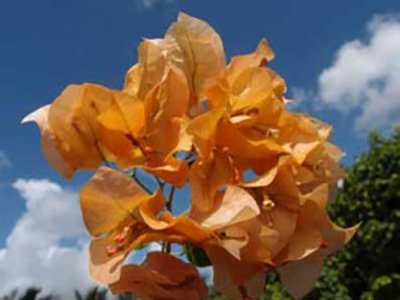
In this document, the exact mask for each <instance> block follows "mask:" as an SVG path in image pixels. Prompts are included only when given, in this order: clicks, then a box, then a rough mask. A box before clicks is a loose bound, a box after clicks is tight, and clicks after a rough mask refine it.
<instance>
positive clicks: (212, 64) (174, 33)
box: [165, 13, 225, 107]
mask: <svg viewBox="0 0 400 300" xmlns="http://www.w3.org/2000/svg"><path fill="white" fill-rule="evenodd" d="M165 41H166V43H167V44H168V56H169V59H170V61H171V62H172V63H174V64H175V65H177V66H178V67H179V68H180V69H181V70H183V72H184V73H185V74H186V77H187V79H188V82H189V85H190V89H191V90H192V91H193V94H194V95H193V96H194V99H193V101H192V103H191V104H190V107H195V106H196V105H197V104H198V101H199V100H200V99H201V97H202V94H203V88H204V84H205V83H206V81H207V80H210V79H212V78H214V77H217V76H219V75H220V74H221V73H222V72H223V70H224V68H225V54H224V48H223V45H222V41H221V38H220V37H219V35H218V34H217V33H216V32H215V31H214V29H213V28H211V27H210V26H209V25H208V24H207V23H206V22H204V21H202V20H199V19H196V18H193V17H191V16H189V15H187V14H184V13H180V14H179V16H178V20H177V22H176V23H174V24H172V25H171V27H170V28H169V29H168V32H167V33H166V35H165Z"/></svg>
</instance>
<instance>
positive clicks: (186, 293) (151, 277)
mask: <svg viewBox="0 0 400 300" xmlns="http://www.w3.org/2000/svg"><path fill="white" fill-rule="evenodd" d="M110 288H111V291H112V292H113V293H114V294H121V293H127V292H130V293H134V294H135V295H137V296H138V297H140V298H141V299H171V300H186V299H198V300H200V299H203V298H204V297H205V296H206V295H207V292H208V291H207V287H206V286H205V284H204V282H203V281H202V279H201V277H200V274H199V273H198V271H197V269H196V268H195V267H194V266H192V265H190V264H186V263H184V262H182V261H181V260H179V259H177V258H176V257H174V256H172V255H170V254H166V253H162V252H150V253H149V254H148V255H147V258H146V260H145V261H144V262H143V263H142V264H141V265H140V266H135V265H128V266H125V267H124V268H123V270H122V276H121V279H120V280H119V281H118V282H116V283H113V284H112V285H111V286H110Z"/></svg>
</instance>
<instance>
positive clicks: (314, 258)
mask: <svg viewBox="0 0 400 300" xmlns="http://www.w3.org/2000/svg"><path fill="white" fill-rule="evenodd" d="M224 52H225V51H224V48H223V44H222V40H221V38H220V36H219V35H218V33H217V32H216V31H215V30H214V29H213V28H212V27H210V26H209V25H208V24H207V23H206V22H204V21H202V20H199V19H196V18H193V17H191V16H189V15H187V14H183V13H181V14H179V16H178V19H177V21H176V22H175V23H173V24H172V25H171V26H170V28H169V29H168V30H167V32H166V34H165V36H164V38H162V39H145V40H144V41H142V42H141V43H140V45H139V47H138V62H137V63H136V64H135V65H133V66H132V67H131V68H130V69H129V70H128V72H127V74H126V77H125V83H124V86H123V88H122V89H121V90H114V89H109V88H106V87H103V86H101V85H97V84H90V83H84V84H80V85H70V86H68V87H66V88H65V90H64V91H63V92H62V93H61V95H60V96H59V97H57V99H56V100H55V101H54V102H53V103H52V104H50V105H46V106H43V107H42V108H39V109H38V110H36V111H35V112H33V113H31V114H30V115H28V116H27V117H26V118H25V119H24V120H23V122H29V121H33V122H36V123H37V125H38V126H39V128H40V132H41V136H42V150H43V153H44V155H45V157H46V159H47V160H48V161H49V163H50V164H51V165H52V166H53V167H54V168H55V169H56V170H57V171H58V172H60V173H61V174H62V175H64V176H65V177H66V178H71V177H72V176H73V174H74V173H75V172H76V171H78V170H87V169H91V170H95V174H94V175H93V177H92V178H91V179H90V180H89V181H88V182H87V183H86V184H85V185H84V186H83V188H82V190H81V193H80V205H81V210H82V216H83V220H84V223H85V225H86V227H87V229H88V231H89V233H90V235H91V236H92V237H93V240H92V242H91V244H90V249H89V251H90V256H89V257H90V259H89V261H90V262H89V270H90V274H91V275H92V277H93V278H94V279H95V280H96V281H98V282H99V283H102V284H107V285H109V287H110V289H111V291H112V292H113V293H115V294H119V293H126V292H130V293H134V294H136V295H138V296H139V297H141V299H203V298H204V297H205V296H206V294H207V288H206V286H205V284H204V283H203V281H202V279H201V277H200V276H199V273H198V271H197V269H196V268H195V266H193V265H191V264H189V263H186V262H183V261H182V260H180V259H179V258H178V257H177V255H174V254H171V253H170V252H171V244H172V243H177V244H180V245H188V244H189V245H190V246H191V247H195V248H197V249H200V250H201V251H203V253H204V255H206V256H207V258H208V260H209V262H210V263H211V264H212V266H213V268H214V286H215V288H216V289H217V290H219V291H220V292H221V293H223V294H225V295H226V296H228V297H230V298H232V299H242V300H243V299H257V298H258V297H260V296H261V294H262V293H263V292H264V283H265V278H266V276H268V270H272V269H277V270H278V271H279V272H280V274H281V280H282V282H283V284H284V285H285V287H286V289H287V290H288V291H289V293H291V294H292V295H293V297H295V298H296V299H300V298H302V297H303V296H304V295H305V294H307V293H308V292H309V291H310V290H311V289H312V287H313V285H314V283H315V281H316V280H317V279H318V277H319V273H320V271H321V268H322V265H323V262H324V259H325V257H326V256H328V255H329V254H331V253H333V252H334V251H336V250H337V249H339V248H340V247H342V246H343V245H344V244H346V243H347V242H348V241H349V240H350V239H351V238H352V236H353V235H354V234H355V232H356V230H357V226H354V227H351V228H340V227H338V226H337V225H335V224H334V223H333V222H332V221H331V220H330V218H329V216H328V214H327V212H326V206H327V205H328V204H329V203H331V202H332V201H333V200H334V192H335V189H336V186H337V182H338V180H339V179H342V178H343V177H344V176H345V173H344V172H343V170H342V169H341V168H340V166H339V165H338V163H339V160H340V159H341V157H342V155H343V153H342V151H341V150H340V149H339V148H338V147H337V146H335V145H333V144H331V143H330V142H329V137H330V134H331V131H332V128H331V126H329V125H328V124H325V123H323V122H322V121H319V120H317V119H315V118H312V117H310V116H308V115H306V114H301V113H296V112H292V111H290V110H287V109H286V105H287V104H288V102H289V101H288V100H287V99H286V98H285V96H284V95H285V91H286V84H285V81H284V80H283V79H282V78H281V77H280V76H279V75H278V74H277V73H276V72H275V71H273V70H272V69H270V68H269V67H268V66H267V65H268V63H269V62H270V61H271V60H272V59H273V58H274V53H273V51H272V50H271V48H270V46H269V44H268V42H267V40H265V39H262V40H261V41H260V42H259V44H258V46H257V48H256V49H255V51H254V52H252V53H248V54H242V55H238V56H234V57H232V59H231V61H230V63H228V64H227V63H226V62H225V54H224ZM102 163H105V164H107V167H101V165H102ZM139 169H141V170H142V171H145V172H146V173H147V174H148V175H149V176H150V175H151V176H153V177H155V178H156V181H157V184H158V187H157V188H156V189H155V190H150V189H149V188H147V187H146V185H145V184H144V183H143V182H141V180H140V178H139V177H140V176H138V175H137V174H138V173H137V170H139ZM128 172H129V173H128ZM185 184H187V185H189V186H190V188H191V194H190V196H191V199H190V200H191V205H190V208H189V210H188V212H187V213H184V214H181V215H174V214H173V212H172V201H173V198H174V191H175V188H179V187H182V186H184V185H185ZM167 186H169V189H168V188H166V187H167ZM187 197H188V195H187ZM150 242H156V243H161V244H162V245H163V246H162V251H161V252H151V253H148V255H147V258H146V259H145V260H144V262H143V263H142V264H140V265H124V260H125V258H126V257H127V256H128V255H129V254H130V253H131V252H132V251H135V249H136V248H138V247H142V246H145V245H147V244H148V243H150ZM185 249H186V248H185ZM186 253H187V254H188V252H186ZM188 258H189V259H190V257H189V254H188Z"/></svg>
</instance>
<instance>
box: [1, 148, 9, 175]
mask: <svg viewBox="0 0 400 300" xmlns="http://www.w3.org/2000/svg"><path fill="white" fill-rule="evenodd" d="M9 167H11V161H10V159H9V158H8V156H7V155H6V154H5V153H4V152H3V151H1V150H0V170H1V169H5V168H9Z"/></svg>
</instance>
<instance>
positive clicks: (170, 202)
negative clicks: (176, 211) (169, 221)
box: [166, 185, 175, 211]
mask: <svg viewBox="0 0 400 300" xmlns="http://www.w3.org/2000/svg"><path fill="white" fill-rule="evenodd" d="M174 193H175V186H173V185H171V189H170V190H169V195H168V201H167V204H166V208H167V210H168V211H172V201H173V200H174Z"/></svg>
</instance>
